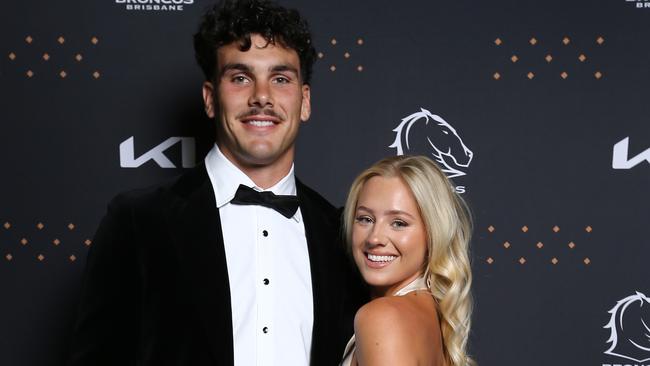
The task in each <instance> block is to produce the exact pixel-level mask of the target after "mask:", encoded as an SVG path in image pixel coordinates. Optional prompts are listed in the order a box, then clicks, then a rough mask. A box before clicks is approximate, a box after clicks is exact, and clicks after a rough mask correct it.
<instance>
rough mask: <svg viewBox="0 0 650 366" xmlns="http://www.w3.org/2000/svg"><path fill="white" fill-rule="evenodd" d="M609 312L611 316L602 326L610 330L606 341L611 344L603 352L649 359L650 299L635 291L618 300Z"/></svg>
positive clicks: (638, 359)
mask: <svg viewBox="0 0 650 366" xmlns="http://www.w3.org/2000/svg"><path fill="white" fill-rule="evenodd" d="M609 313H610V314H612V316H611V317H610V319H609V323H607V325H605V326H604V327H603V328H606V329H609V330H610V331H611V335H610V337H609V339H608V340H607V343H610V342H611V343H612V345H611V346H610V347H609V349H608V350H607V351H605V354H608V355H612V356H618V357H623V358H626V359H628V360H632V361H636V362H645V361H648V360H650V327H648V324H650V299H649V298H648V297H646V296H645V295H644V294H642V293H640V292H638V291H637V292H636V294H634V295H631V296H628V297H626V298H624V299H623V300H620V301H618V302H617V303H616V305H615V306H614V307H613V308H612V310H610V311H609ZM646 319H648V321H646Z"/></svg>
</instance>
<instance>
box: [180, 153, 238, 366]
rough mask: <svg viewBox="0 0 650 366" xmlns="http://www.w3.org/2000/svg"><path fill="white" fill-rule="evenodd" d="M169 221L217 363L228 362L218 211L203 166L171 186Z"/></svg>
mask: <svg viewBox="0 0 650 366" xmlns="http://www.w3.org/2000/svg"><path fill="white" fill-rule="evenodd" d="M173 189H174V191H176V193H177V195H176V198H177V199H176V200H175V203H174V204H173V205H172V206H173V208H172V210H171V211H170V217H169V225H170V231H171V233H172V240H173V242H174V245H175V246H176V249H177V253H178V258H179V262H180V265H181V275H182V276H183V278H184V280H185V282H186V283H187V288H189V290H190V296H191V299H192V302H193V303H194V304H195V305H196V308H197V311H198V314H199V317H198V318H199V319H200V320H201V323H202V325H203V327H204V329H205V332H206V334H207V338H208V343H209V345H210V348H211V349H212V351H213V354H214V357H215V360H216V361H217V362H216V364H219V365H222V364H223V365H232V364H233V358H234V356H233V340H232V316H231V307H230V286H229V281H228V270H227V265H226V255H225V251H224V245H223V234H222V231H221V220H220V217H219V210H218V209H217V207H216V203H215V198H214V191H213V188H212V184H211V182H210V179H209V178H208V175H207V172H206V170H205V166H203V165H200V166H199V167H197V168H195V169H194V170H193V171H192V172H190V173H189V174H187V175H186V176H184V177H182V178H181V179H180V180H179V182H178V183H177V184H176V185H175V186H174V188H173Z"/></svg>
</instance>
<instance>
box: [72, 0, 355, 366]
mask: <svg viewBox="0 0 650 366" xmlns="http://www.w3.org/2000/svg"><path fill="white" fill-rule="evenodd" d="M194 44H195V50H196V54H197V59H198V61H199V63H200V65H201V67H202V69H203V70H204V72H205V75H206V80H207V81H206V82H204V84H203V99H204V102H205V111H206V113H207V115H208V116H209V117H210V118H213V119H214V120H215V122H216V124H217V138H216V145H215V147H214V148H213V149H212V150H211V151H210V153H209V154H208V155H207V157H206V159H205V163H204V164H203V165H200V166H198V167H197V168H195V169H193V170H192V171H190V172H189V173H187V174H185V175H183V176H181V177H180V178H178V179H177V180H175V181H174V182H172V183H170V184H165V185H160V186H156V187H153V188H149V189H145V190H139V191H134V192H130V193H126V194H122V195H120V196H118V197H117V198H115V199H114V200H113V201H112V202H111V203H110V204H109V207H108V213H107V215H106V217H105V218H104V220H103V221H102V223H101V225H100V227H99V229H98V231H97V234H96V237H95V240H94V244H93V248H92V250H91V251H90V253H89V257H88V264H87V269H86V274H85V278H84V288H83V295H82V303H81V306H80V311H79V317H78V321H77V325H76V329H75V336H74V341H73V352H72V355H71V359H70V365H74V366H77V365H93V366H94V365H135V364H137V365H156V366H159V365H233V364H234V365H308V364H311V365H335V364H337V363H338V362H339V361H340V357H341V355H342V351H343V349H344V347H345V342H346V341H347V339H348V338H349V336H350V335H351V334H352V317H353V315H354V311H355V304H356V301H355V300H354V299H355V298H356V297H358V296H359V292H358V291H356V292H355V291H353V289H352V285H354V284H355V283H356V282H355V281H356V279H355V278H354V276H353V275H351V273H352V271H351V270H350V268H349V261H348V260H347V258H346V256H345V254H344V250H343V246H342V245H341V244H340V240H339V229H338V227H339V217H338V216H339V215H338V212H337V210H336V209H335V208H334V207H332V206H331V205H330V204H329V203H327V202H326V201H325V200H324V199H323V198H322V197H320V196H319V195H318V194H317V193H315V192H314V191H312V190H311V189H309V188H308V187H306V186H304V185H303V184H302V183H300V181H298V180H296V179H295V178H294V169H293V158H294V153H295V152H294V151H295V146H294V142H295V139H296V136H297V134H298V129H299V125H300V124H301V123H302V122H304V121H306V120H307V119H308V118H309V116H310V113H311V107H310V87H309V78H310V76H311V68H312V64H313V62H314V59H315V57H314V56H315V51H314V49H313V46H312V45H311V39H310V34H309V30H308V28H307V25H306V23H305V21H304V20H302V19H301V18H300V16H299V14H298V13H297V12H295V11H290V10H287V9H284V8H282V7H279V6H277V5H274V4H271V3H268V2H266V1H263V0H246V1H239V2H230V1H229V2H226V3H224V4H223V5H222V6H216V7H214V8H213V9H212V10H210V11H208V13H207V14H206V15H205V16H204V18H203V21H202V24H201V26H200V29H199V32H198V33H197V34H196V35H195V39H194ZM259 191H265V192H263V193H261V194H260V193H259ZM296 198H297V199H296Z"/></svg>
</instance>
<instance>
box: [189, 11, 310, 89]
mask: <svg viewBox="0 0 650 366" xmlns="http://www.w3.org/2000/svg"><path fill="white" fill-rule="evenodd" d="M251 34H260V35H261V36H262V37H264V39H266V41H267V42H269V43H271V44H276V43H277V44H279V45H282V46H284V47H287V48H290V49H293V50H295V51H296V52H297V53H298V58H299V59H300V73H301V75H300V76H301V78H302V82H303V83H305V84H309V81H310V79H311V72H312V66H313V64H314V61H315V60H316V50H315V49H314V46H313V45H312V42H311V34H310V32H309V26H308V25H307V22H306V21H305V19H303V18H302V17H301V16H300V14H299V13H298V11H296V10H293V9H286V8H283V7H281V6H279V5H277V4H274V3H272V2H270V1H266V0H239V1H238V0H225V1H223V2H222V3H220V4H216V5H214V6H213V7H212V8H210V9H209V10H208V11H207V12H206V13H205V15H203V18H202V20H201V24H200V25H199V30H198V32H196V34H195V35H194V51H195V53H196V60H197V61H198V63H199V65H200V66H201V69H203V73H204V74H205V77H206V80H208V81H215V76H216V75H215V73H216V72H217V70H216V65H217V49H218V48H219V47H221V46H224V45H227V44H230V43H232V42H241V43H240V50H242V51H247V50H249V49H250V47H251Z"/></svg>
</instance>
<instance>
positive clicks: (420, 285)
mask: <svg viewBox="0 0 650 366" xmlns="http://www.w3.org/2000/svg"><path fill="white" fill-rule="evenodd" d="M419 290H426V291H429V287H427V281H426V280H425V279H424V276H423V277H418V278H416V279H415V280H413V281H412V282H411V283H409V284H408V285H406V286H404V287H402V288H401V289H399V290H397V292H396V293H395V296H404V295H406V294H408V293H409V292H413V291H419Z"/></svg>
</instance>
